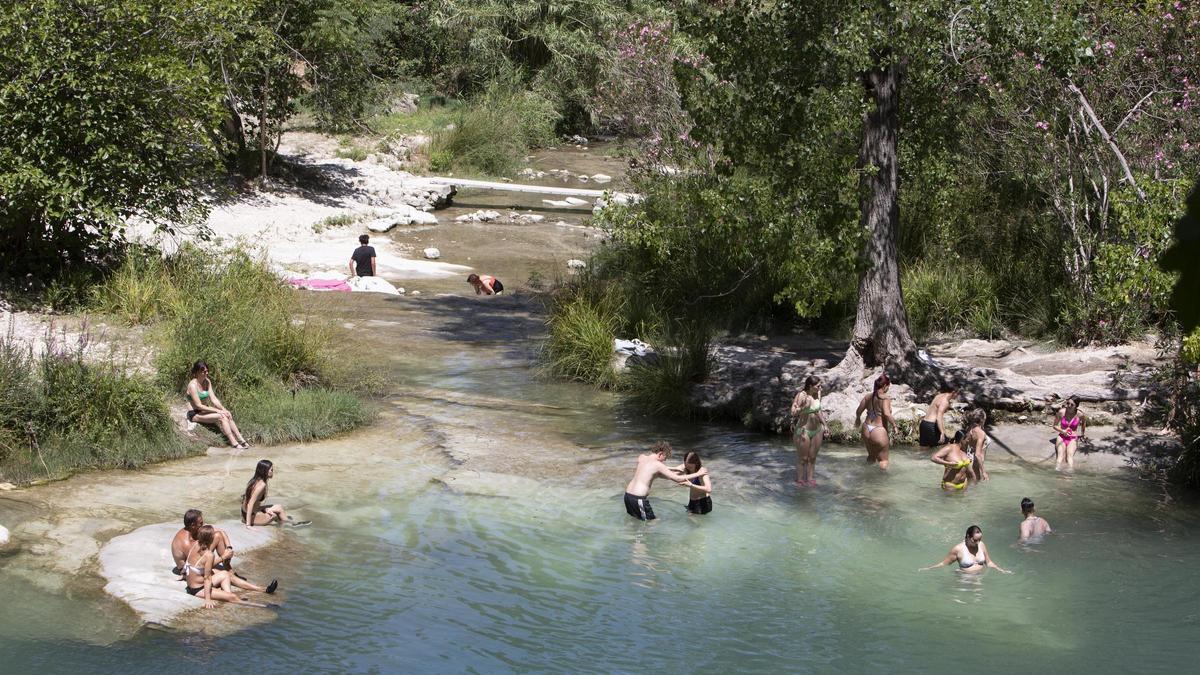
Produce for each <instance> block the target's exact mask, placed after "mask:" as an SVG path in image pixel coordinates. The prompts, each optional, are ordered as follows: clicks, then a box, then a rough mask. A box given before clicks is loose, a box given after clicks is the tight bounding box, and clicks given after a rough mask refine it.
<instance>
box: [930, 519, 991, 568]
mask: <svg viewBox="0 0 1200 675" xmlns="http://www.w3.org/2000/svg"><path fill="white" fill-rule="evenodd" d="M955 562H957V563H958V570H959V571H960V572H982V571H983V570H984V569H985V568H988V567H991V568H992V569H996V570H1000V571H1001V572H1004V573H1005V574H1012V572H1009V571H1008V570H1006V569H1004V568H1003V567H1000V566H999V565H997V564H996V563H995V561H993V560H992V556H990V555H988V551H987V546H985V545H984V543H983V530H981V529H979V526H978V525H972V526H970V527H968V528H967V536H966V537H964V538H963V540H962V541H960V542H959V543H957V544H955V545H954V547H953V548H951V549H950V552H949V553H947V554H946V557H945V558H943V559H942V561H941V562H939V563H937V564H935V565H930V566H929V567H922V568H921V569H919V570H917V571H918V572H924V571H925V570H931V569H933V568H935V567H943V566H945V565H952V564H954V563H955Z"/></svg>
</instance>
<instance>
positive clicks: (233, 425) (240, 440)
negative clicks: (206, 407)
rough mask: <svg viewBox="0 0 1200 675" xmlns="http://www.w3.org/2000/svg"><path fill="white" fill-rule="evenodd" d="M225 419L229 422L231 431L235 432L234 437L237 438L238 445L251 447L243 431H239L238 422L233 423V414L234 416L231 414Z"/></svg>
mask: <svg viewBox="0 0 1200 675" xmlns="http://www.w3.org/2000/svg"><path fill="white" fill-rule="evenodd" d="M225 419H227V420H229V429H230V430H231V431H233V435H234V436H235V437H237V440H238V444H240V445H249V443H247V442H246V439H245V437H243V436H242V430H241V429H238V425H237V422H234V421H233V414H232V413H231V414H229V415H228V416H226V417H225Z"/></svg>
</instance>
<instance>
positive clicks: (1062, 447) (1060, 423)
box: [1054, 396, 1087, 471]
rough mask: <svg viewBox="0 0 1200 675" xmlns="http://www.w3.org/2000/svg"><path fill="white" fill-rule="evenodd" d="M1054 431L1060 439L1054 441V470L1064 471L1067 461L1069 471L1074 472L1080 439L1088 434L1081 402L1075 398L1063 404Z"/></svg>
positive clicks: (1056, 417) (1056, 416) (1072, 397)
mask: <svg viewBox="0 0 1200 675" xmlns="http://www.w3.org/2000/svg"><path fill="white" fill-rule="evenodd" d="M1054 430H1055V431H1057V432H1058V438H1056V439H1054V468H1055V469H1056V470H1062V465H1063V462H1064V461H1065V462H1066V463H1067V470H1068V471H1072V470H1074V469H1075V450H1076V448H1078V447H1079V439H1081V438H1083V435H1084V434H1085V433H1087V420H1085V419H1084V417H1083V414H1082V413H1080V412H1079V401H1078V400H1077V399H1076V398H1075V397H1074V396H1071V397H1070V398H1068V399H1067V400H1066V402H1065V403H1063V407H1062V413H1061V414H1059V415H1055V420H1054Z"/></svg>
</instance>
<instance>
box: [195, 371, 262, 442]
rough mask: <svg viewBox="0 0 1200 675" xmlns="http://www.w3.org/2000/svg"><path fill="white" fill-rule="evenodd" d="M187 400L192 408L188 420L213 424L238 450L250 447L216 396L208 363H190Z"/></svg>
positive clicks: (231, 416)
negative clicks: (209, 374) (190, 377)
mask: <svg viewBox="0 0 1200 675" xmlns="http://www.w3.org/2000/svg"><path fill="white" fill-rule="evenodd" d="M187 400H188V403H189V404H191V406H192V409H191V410H189V411H188V412H187V420H188V421H189V422H199V423H200V424H215V425H217V426H218V427H220V429H221V433H223V434H225V438H226V439H228V440H229V444H230V445H232V446H233V447H235V448H238V449H240V450H245V449H246V448H248V447H250V444H249V443H247V442H246V439H245V438H242V432H241V431H240V430H239V429H238V427H237V424H236V423H235V422H234V421H233V413H231V412H229V410H227V409H226V408H225V406H224V405H222V403H221V399H219V398H217V390H216V389H214V388H213V384H212V380H211V379H209V377H208V364H207V363H205V362H204V361H197V362H196V363H195V364H193V365H192V380H191V381H190V382H188V385H187Z"/></svg>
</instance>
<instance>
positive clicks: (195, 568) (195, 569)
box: [183, 551, 209, 576]
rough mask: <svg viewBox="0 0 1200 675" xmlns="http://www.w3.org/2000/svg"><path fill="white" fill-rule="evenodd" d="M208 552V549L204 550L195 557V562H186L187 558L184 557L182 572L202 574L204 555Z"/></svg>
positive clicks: (185, 573) (185, 574)
mask: <svg viewBox="0 0 1200 675" xmlns="http://www.w3.org/2000/svg"><path fill="white" fill-rule="evenodd" d="M208 553H209V552H208V551H204V552H203V553H201V554H200V557H199V558H197V559H196V562H195V564H192V563H190V562H188V560H187V558H186V557H185V558H184V559H183V574H184V576H187V575H189V574H192V573H195V574H200V575H203V574H204V556H206V555H208Z"/></svg>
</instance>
